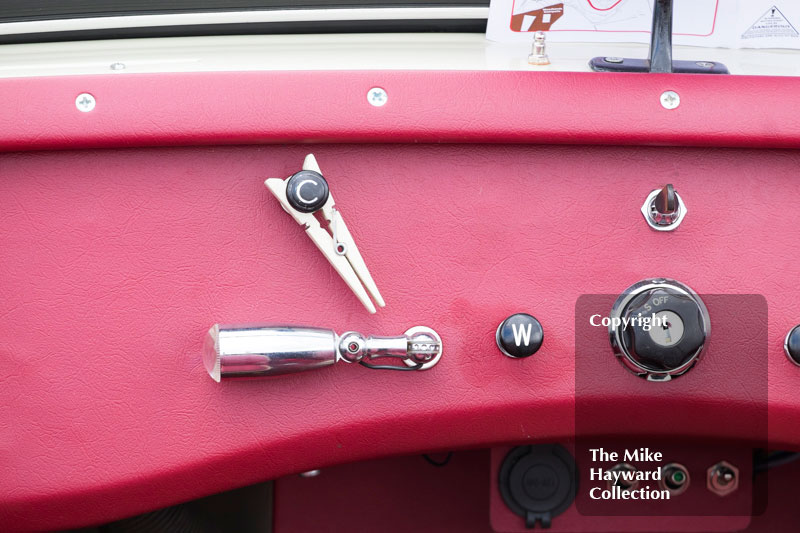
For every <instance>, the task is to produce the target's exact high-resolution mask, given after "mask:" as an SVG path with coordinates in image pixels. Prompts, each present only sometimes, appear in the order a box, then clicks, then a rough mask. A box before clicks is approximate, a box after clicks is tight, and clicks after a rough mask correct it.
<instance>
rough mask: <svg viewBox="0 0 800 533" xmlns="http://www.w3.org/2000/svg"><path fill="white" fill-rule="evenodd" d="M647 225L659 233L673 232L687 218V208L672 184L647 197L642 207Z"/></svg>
mask: <svg viewBox="0 0 800 533" xmlns="http://www.w3.org/2000/svg"><path fill="white" fill-rule="evenodd" d="M642 215H644V218H645V220H646V221H647V224H648V225H649V226H650V227H651V228H653V229H654V230H657V231H672V230H674V229H675V228H677V227H678V225H680V223H681V222H682V221H683V218H684V217H685V216H686V206H685V205H684V204H683V200H681V197H680V196H679V195H678V193H677V192H676V191H675V187H673V186H672V184H671V183H668V184H666V185H665V186H664V187H662V188H661V189H656V190H654V191H652V192H651V193H650V194H649V195H647V199H646V200H645V201H644V205H643V206H642Z"/></svg>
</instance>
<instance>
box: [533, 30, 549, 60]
mask: <svg viewBox="0 0 800 533" xmlns="http://www.w3.org/2000/svg"><path fill="white" fill-rule="evenodd" d="M545 38H546V36H545V33H544V32H543V31H537V32H536V33H535V34H534V36H533V46H532V47H531V53H530V55H529V56H528V64H530V65H538V66H544V65H549V64H550V58H549V57H547V49H546V45H545Z"/></svg>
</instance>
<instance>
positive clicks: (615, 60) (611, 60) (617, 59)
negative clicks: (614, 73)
mask: <svg viewBox="0 0 800 533" xmlns="http://www.w3.org/2000/svg"><path fill="white" fill-rule="evenodd" d="M603 61H605V62H606V63H614V64H619V63H622V62H623V61H625V60H624V59H622V58H621V57H604V58H603Z"/></svg>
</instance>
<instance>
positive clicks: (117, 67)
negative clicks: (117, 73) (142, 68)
mask: <svg viewBox="0 0 800 533" xmlns="http://www.w3.org/2000/svg"><path fill="white" fill-rule="evenodd" d="M109 68H110V69H111V70H125V63H119V62H118V63H111V66H110V67H109Z"/></svg>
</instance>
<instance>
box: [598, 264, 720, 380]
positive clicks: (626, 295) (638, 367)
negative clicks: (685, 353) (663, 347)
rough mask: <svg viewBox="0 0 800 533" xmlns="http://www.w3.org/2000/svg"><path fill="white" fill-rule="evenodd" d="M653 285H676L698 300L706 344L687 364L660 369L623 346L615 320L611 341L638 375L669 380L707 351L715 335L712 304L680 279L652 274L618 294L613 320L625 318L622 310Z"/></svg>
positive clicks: (611, 327)
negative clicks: (709, 341) (643, 361)
mask: <svg viewBox="0 0 800 533" xmlns="http://www.w3.org/2000/svg"><path fill="white" fill-rule="evenodd" d="M652 289H672V290H675V291H677V292H679V293H682V294H684V295H685V296H689V297H690V298H692V300H694V301H695V302H696V303H697V305H698V307H699V308H700V315H701V316H702V318H703V324H702V326H703V333H704V335H705V341H704V342H703V344H702V345H701V346H700V347H699V348H698V349H697V351H696V352H695V353H694V355H693V356H692V357H691V358H690V359H689V360H688V361H687V362H686V363H684V364H683V365H681V366H679V367H677V368H674V369H672V370H670V371H667V372H665V371H663V370H658V369H653V368H649V367H647V366H645V365H642V364H640V363H639V362H638V361H636V360H635V359H633V357H632V356H631V355H630V353H628V351H627V350H626V349H625V348H624V347H623V344H622V339H621V338H620V335H619V333H620V332H619V331H618V330H617V329H615V328H614V326H613V325H612V324H609V326H608V335H609V339H610V341H611V348H612V349H613V350H614V355H615V356H616V357H617V359H619V361H620V362H621V363H622V365H623V366H624V367H625V368H626V369H627V370H629V371H631V372H632V373H634V374H636V375H637V376H639V377H641V378H644V379H647V381H669V380H671V379H672V378H673V377H678V376H681V375H683V374H685V373H686V372H688V371H689V370H690V369H691V368H692V367H693V366H694V365H696V364H697V362H698V361H699V360H700V357H701V356H702V354H703V350H704V348H705V346H706V344H707V343H708V340H709V338H710V336H711V319H710V317H709V315H708V308H706V304H705V303H704V302H703V300H701V299H700V296H699V295H698V294H697V293H696V292H694V291H693V290H692V289H691V288H689V287H688V286H686V285H684V284H683V283H681V282H680V281H676V280H674V279H670V278H652V279H646V280H642V281H639V282H637V283H634V284H633V285H631V286H630V287H628V288H627V289H625V291H624V292H623V293H622V294H621V295H620V296H619V297H618V298H617V300H616V301H615V302H614V305H613V306H612V308H611V313H610V314H609V315H608V316H609V318H611V320H612V323H613V320H614V318H622V314H623V312H624V311H625V309H626V308H627V306H628V304H629V303H630V302H631V300H633V299H634V298H636V297H637V296H639V295H640V294H642V293H643V292H646V291H649V290H652Z"/></svg>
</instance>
